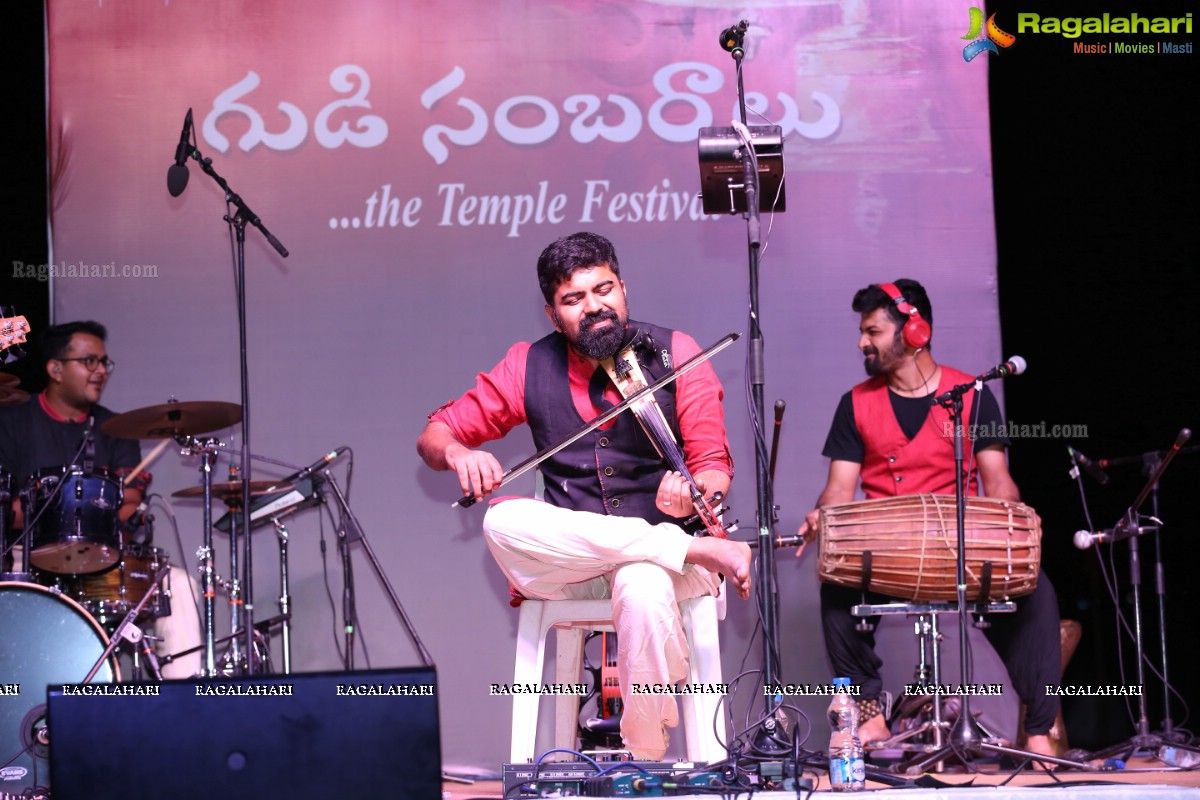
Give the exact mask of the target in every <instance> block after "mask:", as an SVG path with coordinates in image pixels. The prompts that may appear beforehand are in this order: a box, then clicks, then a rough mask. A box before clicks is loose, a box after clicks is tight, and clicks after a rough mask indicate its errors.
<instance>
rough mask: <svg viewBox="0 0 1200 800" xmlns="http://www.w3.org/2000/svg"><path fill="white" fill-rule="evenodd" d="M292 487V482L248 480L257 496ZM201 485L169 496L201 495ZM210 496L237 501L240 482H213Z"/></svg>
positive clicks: (240, 494)
mask: <svg viewBox="0 0 1200 800" xmlns="http://www.w3.org/2000/svg"><path fill="white" fill-rule="evenodd" d="M291 488H292V484H290V483H288V482H287V481H250V494H251V496H257V495H260V494H270V493H272V492H284V491H287V490H288V489H291ZM203 496H204V487H203V486H189V487H188V488H186V489H180V490H179V491H178V492H172V493H171V497H188V498H191V497H203ZM212 496H213V497H215V498H216V499H218V500H222V501H224V502H225V503H227V504H228V503H230V502H233V503H237V502H238V501H239V500H241V499H242V482H241V481H229V482H228V483H214V484H213V485H212Z"/></svg>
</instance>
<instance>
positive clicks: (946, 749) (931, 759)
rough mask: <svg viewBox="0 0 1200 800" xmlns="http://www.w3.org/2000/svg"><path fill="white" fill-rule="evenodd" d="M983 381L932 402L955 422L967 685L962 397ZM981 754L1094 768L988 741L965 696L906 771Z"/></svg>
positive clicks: (959, 605)
mask: <svg viewBox="0 0 1200 800" xmlns="http://www.w3.org/2000/svg"><path fill="white" fill-rule="evenodd" d="M982 381H983V378H977V379H975V380H973V381H971V382H970V383H963V384H959V385H958V386H955V387H954V388H953V389H951V390H949V391H947V392H944V393H942V394H940V395H938V396H937V397H935V398H934V399H933V403H934V404H935V405H941V406H942V407H943V408H945V409H946V411H947V412H948V413H949V415H950V419H952V420H953V421H954V499H955V505H956V511H957V514H956V515H955V516H956V519H955V522H956V525H957V528H958V538H957V546H958V552H957V553H955V556H956V557H955V581H956V587H955V588H956V590H957V595H958V596H957V602H956V603H955V608H956V609H957V611H958V636H959V641H958V658H959V669H960V672H959V674H960V675H961V676H962V678H961V679H962V681H963V682H964V683H968V682H969V676H968V674H967V663H968V660H969V657H970V655H969V652H968V650H969V647H970V643H969V642H968V640H967V635H968V629H969V624H968V618H969V616H970V604H969V603H968V602H967V541H966V539H967V534H966V528H967V525H966V516H967V497H966V481H967V479H968V476H966V475H964V474H963V465H964V463H965V461H966V459H965V458H964V456H963V439H964V436H963V420H962V413H963V395H964V394H966V393H967V392H969V391H971V390H972V389H974V388H975V387H976V386H978V385H979V384H981V383H982ZM978 755H1007V756H1010V757H1012V758H1015V759H1018V760H1021V761H1025V762H1028V761H1041V762H1044V763H1049V764H1058V765H1059V766H1064V767H1075V768H1077V769H1083V770H1086V769H1091V767H1089V765H1087V764H1085V763H1083V762H1081V761H1071V760H1069V759H1065V758H1059V757H1057V756H1044V755H1041V754H1039V753H1033V752H1030V751H1028V750H1018V749H1017V748H1015V747H1004V746H1002V745H998V744H995V743H993V742H990V741H988V740H987V738H986V732H985V731H984V730H983V728H982V727H980V725H979V722H978V721H977V720H976V719H975V716H974V715H973V714H972V713H971V697H970V695H969V694H964V695H963V696H962V708H961V709H960V711H959V714H958V719H957V720H955V722H954V725H953V726H952V727H951V728H950V734H949V738H948V740H947V742H946V744H945V746H943V747H941V748H940V749H938V750H937V751H936V752H933V753H930V754H929V755H928V756H926V757H925V758H922V759H919V760H917V761H916V762H914V763H912V764H909V765H907V766H906V767H905V772H906V774H909V775H919V774H921V773H923V772H926V771H928V769H929V768H930V767H932V766H934V765H935V764H941V763H942V762H944V761H945V760H946V759H947V758H951V757H954V756H957V757H958V758H960V759H962V760H964V761H966V760H967V759H968V758H969V757H970V756H978Z"/></svg>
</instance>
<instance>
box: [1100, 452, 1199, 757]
mask: <svg viewBox="0 0 1200 800" xmlns="http://www.w3.org/2000/svg"><path fill="white" fill-rule="evenodd" d="M1184 430H1187V429H1186V428H1185V429H1184ZM1189 433H1190V431H1189ZM1181 435H1182V432H1181ZM1168 452H1169V453H1172V454H1173V453H1175V452H1178V454H1179V455H1190V454H1195V453H1200V446H1197V445H1193V446H1191V447H1179V448H1173V449H1172V450H1171V451H1168ZM1163 457H1164V455H1163V452H1162V451H1158V450H1154V451H1151V452H1148V453H1141V454H1140V455H1136V456H1120V457H1117V458H1102V459H1099V461H1097V462H1096V463H1097V464H1103V466H1104V467H1106V468H1107V467H1116V466H1121V465H1124V464H1140V465H1141V467H1142V474H1144V475H1146V476H1150V475H1153V474H1154V473H1155V472H1156V471H1157V470H1158V468H1159V465H1160V464H1161V463H1162V461H1163ZM1150 516H1152V517H1155V518H1157V517H1158V481H1157V480H1155V481H1154V482H1153V488H1152V489H1151V490H1150ZM1159 533H1160V531H1159V530H1157V529H1156V530H1155V531H1154V577H1155V581H1154V591H1155V593H1156V594H1157V595H1158V641H1159V643H1160V645H1161V653H1160V657H1161V659H1162V682H1163V687H1164V689H1163V722H1162V730H1163V736H1164V738H1166V739H1167V740H1169V741H1172V742H1176V743H1178V741H1181V740H1182V737H1181V736H1180V735H1179V734H1177V733H1176V731H1175V723H1174V721H1173V720H1172V719H1171V679H1170V674H1169V672H1168V659H1167V584H1166V572H1165V571H1164V569H1163V549H1162V537H1161V536H1160V535H1159Z"/></svg>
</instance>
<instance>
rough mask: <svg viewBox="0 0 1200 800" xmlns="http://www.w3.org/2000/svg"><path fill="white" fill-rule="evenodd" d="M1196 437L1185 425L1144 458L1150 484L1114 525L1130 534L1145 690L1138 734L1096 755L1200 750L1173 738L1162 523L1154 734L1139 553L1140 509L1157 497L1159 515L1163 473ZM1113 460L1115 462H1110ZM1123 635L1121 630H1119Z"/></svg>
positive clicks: (1158, 551) (1131, 573)
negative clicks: (1161, 715) (1163, 450)
mask: <svg viewBox="0 0 1200 800" xmlns="http://www.w3.org/2000/svg"><path fill="white" fill-rule="evenodd" d="M1190 438H1192V432H1191V431H1190V430H1189V429H1187V428H1183V429H1182V430H1180V431H1179V434H1178V435H1177V436H1176V438H1175V444H1174V445H1172V447H1171V449H1170V450H1168V451H1167V455H1166V457H1165V458H1160V454H1159V453H1157V452H1156V453H1147V454H1146V458H1145V461H1144V465H1145V468H1146V471H1147V472H1148V473H1149V477H1148V478H1147V481H1146V485H1145V486H1143V487H1142V490H1141V492H1139V493H1138V496H1137V498H1136V499H1135V500H1134V501H1133V504H1132V505H1131V506H1129V508H1128V510H1126V512H1125V514H1124V515H1123V516H1122V517H1121V520H1120V521H1119V522H1118V523H1117V524H1116V525H1115V526H1113V536H1114V537H1115V536H1120V535H1122V534H1124V533H1129V532H1131V533H1129V536H1128V538H1129V582H1130V584H1131V585H1132V587H1133V639H1134V651H1135V653H1136V658H1137V681H1138V685H1139V686H1141V687H1142V692H1141V693H1140V694H1139V695H1138V718H1137V724H1136V729H1137V733H1135V734H1134V735H1133V736H1132V737H1130V738H1129V739H1126V740H1125V741H1124V742H1120V743H1118V744H1115V745H1113V746H1111V747H1107V748H1105V749H1103V750H1099V751H1097V752H1096V753H1094V754H1093V756H1092V757H1093V758H1108V757H1110V756H1113V755H1116V754H1117V753H1125V755H1124V756H1123V757H1124V758H1126V759H1128V758H1129V757H1130V756H1131V755H1133V754H1134V753H1135V752H1137V751H1138V750H1153V749H1155V748H1157V747H1159V746H1160V745H1163V744H1173V745H1174V746H1175V747H1178V748H1181V749H1184V750H1191V751H1193V752H1200V746H1196V745H1190V744H1182V743H1178V742H1175V741H1174V740H1173V739H1172V738H1171V737H1172V735H1173V733H1174V731H1173V730H1172V727H1173V723H1172V722H1171V684H1170V682H1169V681H1168V673H1167V628H1166V579H1165V576H1164V572H1163V563H1162V550H1161V544H1160V536H1159V530H1160V529H1161V527H1162V526H1161V525H1156V526H1155V529H1154V545H1155V547H1154V550H1155V557H1156V561H1155V565H1154V566H1155V578H1156V580H1155V584H1156V591H1157V593H1158V618H1159V636H1160V641H1161V644H1162V680H1163V703H1164V708H1165V714H1166V718H1165V719H1164V720H1163V727H1164V730H1163V735H1161V736H1160V735H1158V734H1152V733H1150V721H1149V718H1148V717H1147V712H1146V693H1145V686H1146V677H1145V675H1146V668H1145V664H1144V659H1145V644H1144V641H1143V639H1144V633H1143V630H1142V591H1141V589H1142V563H1141V560H1140V558H1139V554H1138V539H1140V538H1141V536H1140V535H1139V533H1138V522H1139V519H1138V511H1139V510H1140V509H1141V507H1142V506H1143V505H1144V504H1145V502H1146V500H1147V499H1150V498H1153V499H1152V503H1151V510H1152V512H1153V516H1154V517H1157V516H1158V482H1159V479H1160V478H1161V477H1162V474H1163V473H1164V472H1166V470H1167V467H1168V466H1170V464H1171V462H1172V461H1173V460H1174V459H1175V456H1177V455H1179V453H1180V452H1181V451H1182V450H1183V445H1184V443H1186V442H1187V440H1188V439H1190ZM1110 463H1112V462H1110ZM1118 635H1120V631H1118Z"/></svg>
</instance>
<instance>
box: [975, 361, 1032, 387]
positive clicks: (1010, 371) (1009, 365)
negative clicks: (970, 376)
mask: <svg viewBox="0 0 1200 800" xmlns="http://www.w3.org/2000/svg"><path fill="white" fill-rule="evenodd" d="M1025 367H1026V364H1025V359H1023V358H1021V357H1020V356H1012V357H1011V358H1009V359H1008V361H1005V362H1004V363H1003V364H999V365H997V366H995V367H992V368H991V369H989V370H988V371H987V372H985V373H983V374H982V375H980V376H978V377H977V378H976V379H975V380H977V381H991V380H995V379H996V378H1007V377H1009V376H1010V375H1020V374H1021V373H1023V372H1024V371H1025Z"/></svg>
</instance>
